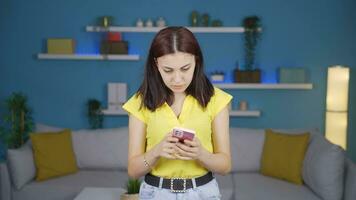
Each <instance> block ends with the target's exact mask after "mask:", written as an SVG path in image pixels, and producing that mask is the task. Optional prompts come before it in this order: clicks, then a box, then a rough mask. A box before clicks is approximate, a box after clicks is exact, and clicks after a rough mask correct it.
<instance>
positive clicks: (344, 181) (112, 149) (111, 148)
mask: <svg viewBox="0 0 356 200" xmlns="http://www.w3.org/2000/svg"><path fill="white" fill-rule="evenodd" d="M58 130H60V129H59V128H55V127H50V126H46V125H41V124H37V125H36V132H48V131H58ZM278 131H281V132H285V133H287V134H298V133H301V132H305V130H278ZM309 132H310V133H311V139H310V140H309V144H308V148H307V151H306V153H305V158H304V161H303V168H302V175H303V181H304V183H303V185H296V184H293V183H290V182H287V181H285V180H280V179H277V178H273V177H269V176H264V175H262V174H261V173H260V172H259V171H260V167H261V166H260V165H261V164H260V163H261V156H262V151H263V145H264V141H265V131H264V129H247V128H235V127H233V128H230V140H231V152H232V164H233V165H232V171H231V173H229V174H228V175H225V176H221V175H217V174H215V177H216V179H217V181H218V183H219V186H220V193H221V194H222V199H224V200H225V199H226V200H231V199H236V200H259V199H264V200H282V199H290V200H301V199H303V200H341V199H343V200H355V199H356V190H355V188H356V166H355V164H354V163H353V162H351V161H350V160H349V159H348V158H347V157H346V156H345V152H344V151H343V150H342V149H341V148H340V147H338V146H336V145H333V144H331V143H329V142H328V141H327V140H326V139H325V138H324V137H323V136H322V135H321V134H320V133H318V131H317V130H309ZM38 134H40V133H38ZM127 136H128V129H127V127H121V128H112V129H97V130H74V131H72V143H73V150H74V153H75V156H76V161H77V165H78V168H79V171H78V172H76V173H74V174H70V175H66V176H61V177H56V178H52V179H49V180H45V181H40V182H38V181H35V180H34V178H35V175H36V167H35V164H34V159H33V152H32V147H31V142H28V143H26V144H25V145H24V146H23V147H21V148H20V149H16V150H8V156H7V162H5V163H2V164H1V165H0V181H1V182H0V183H1V187H0V192H1V193H0V195H1V196H0V197H1V200H27V199H28V200H72V199H74V198H75V196H76V195H77V194H78V193H79V192H80V191H81V190H82V189H83V188H85V187H121V188H125V185H126V181H127V180H128V175H127V144H128V137H127Z"/></svg>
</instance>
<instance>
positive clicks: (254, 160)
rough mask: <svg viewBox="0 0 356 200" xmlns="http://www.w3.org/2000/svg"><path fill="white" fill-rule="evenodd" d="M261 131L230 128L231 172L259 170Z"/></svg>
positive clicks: (262, 139)
mask: <svg viewBox="0 0 356 200" xmlns="http://www.w3.org/2000/svg"><path fill="white" fill-rule="evenodd" d="M264 140H265V135H264V130H263V129H248V128H230V144H231V155H232V156H231V159H232V169H231V171H232V172H248V171H250V172H252V171H255V172H257V171H259V170H260V165H261V164H260V163H261V154H262V149H263V143H264Z"/></svg>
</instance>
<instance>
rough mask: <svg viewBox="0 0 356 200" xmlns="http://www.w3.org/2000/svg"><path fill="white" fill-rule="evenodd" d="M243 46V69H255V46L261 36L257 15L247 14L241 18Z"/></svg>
mask: <svg viewBox="0 0 356 200" xmlns="http://www.w3.org/2000/svg"><path fill="white" fill-rule="evenodd" d="M242 23H243V27H244V29H245V32H244V46H245V69H246V70H254V69H255V57H256V46H257V43H258V40H259V39H260V37H261V31H260V30H259V29H260V27H261V20H260V18H259V17H257V16H249V17H245V18H244V19H243V22H242Z"/></svg>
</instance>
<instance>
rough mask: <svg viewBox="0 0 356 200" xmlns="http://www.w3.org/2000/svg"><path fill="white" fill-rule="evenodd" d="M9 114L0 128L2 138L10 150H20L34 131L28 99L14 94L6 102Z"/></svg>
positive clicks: (20, 94) (22, 95) (19, 94)
mask: <svg viewBox="0 0 356 200" xmlns="http://www.w3.org/2000/svg"><path fill="white" fill-rule="evenodd" d="M5 106H6V108H7V113H6V114H5V117H4V122H5V123H4V124H3V126H2V127H0V137H1V139H2V140H3V142H4V144H5V145H6V146H7V147H8V148H11V149H12V148H19V147H21V146H22V145H23V144H24V143H25V142H26V141H27V140H28V136H29V133H30V132H31V131H32V129H33V119H32V110H31V108H30V107H29V106H28V103H27V97H26V96H25V95H24V94H22V93H17V92H14V93H12V94H11V95H10V97H8V98H7V99H6V100H5Z"/></svg>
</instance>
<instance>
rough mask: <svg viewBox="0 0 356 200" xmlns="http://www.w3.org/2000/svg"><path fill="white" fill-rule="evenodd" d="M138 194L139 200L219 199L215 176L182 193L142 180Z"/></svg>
mask: <svg viewBox="0 0 356 200" xmlns="http://www.w3.org/2000/svg"><path fill="white" fill-rule="evenodd" d="M139 196H140V199H141V200H145V199H155V200H220V198H221V194H220V191H219V186H218V183H217V182H216V180H215V178H214V179H213V180H211V181H210V182H209V183H207V184H205V185H201V186H199V187H196V188H191V189H188V190H186V192H184V193H173V192H171V191H170V190H169V189H164V188H158V187H155V186H151V185H148V184H147V183H146V182H144V181H143V182H142V184H141V187H140V194H139Z"/></svg>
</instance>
